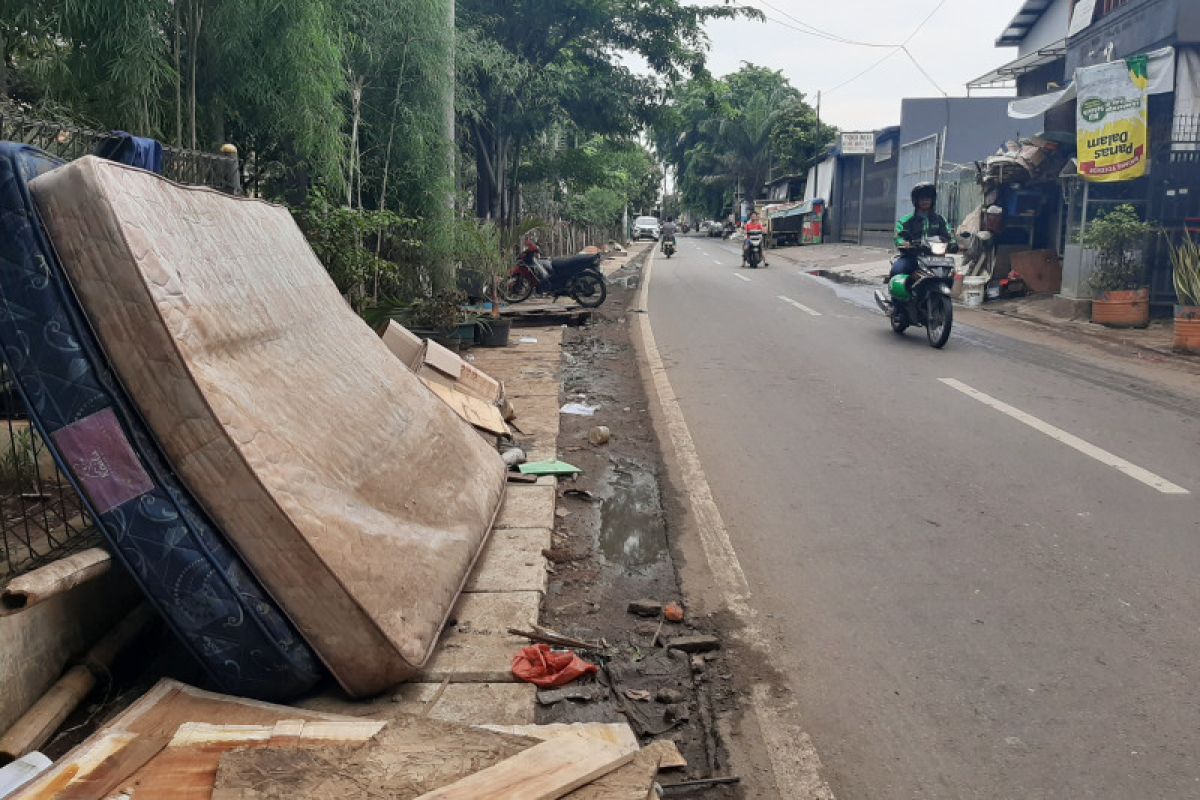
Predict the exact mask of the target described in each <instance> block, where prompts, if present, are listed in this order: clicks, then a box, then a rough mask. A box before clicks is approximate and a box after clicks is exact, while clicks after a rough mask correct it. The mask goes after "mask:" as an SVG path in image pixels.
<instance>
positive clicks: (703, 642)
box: [667, 634, 721, 653]
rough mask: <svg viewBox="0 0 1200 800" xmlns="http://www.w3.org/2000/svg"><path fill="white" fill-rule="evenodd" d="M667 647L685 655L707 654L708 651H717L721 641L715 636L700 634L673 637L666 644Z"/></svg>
mask: <svg viewBox="0 0 1200 800" xmlns="http://www.w3.org/2000/svg"><path fill="white" fill-rule="evenodd" d="M667 647H668V648H669V649H671V650H682V651H683V652H685V653H707V652H709V651H710V650H719V649H720V648H721V640H720V639H718V638H717V637H716V636H708V635H702V634H698V635H694V636H674V637H672V638H671V640H670V641H669V642H668V643H667Z"/></svg>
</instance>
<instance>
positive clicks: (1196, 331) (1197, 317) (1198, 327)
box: [1174, 306, 1200, 355]
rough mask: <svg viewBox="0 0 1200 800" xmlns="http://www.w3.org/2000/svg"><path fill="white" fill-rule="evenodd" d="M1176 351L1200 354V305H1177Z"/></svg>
mask: <svg viewBox="0 0 1200 800" xmlns="http://www.w3.org/2000/svg"><path fill="white" fill-rule="evenodd" d="M1174 347H1175V352H1177V353H1192V354H1193V355H1200V306H1175V345H1174Z"/></svg>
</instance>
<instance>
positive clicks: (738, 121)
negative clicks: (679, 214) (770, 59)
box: [654, 64, 836, 216]
mask: <svg viewBox="0 0 1200 800" xmlns="http://www.w3.org/2000/svg"><path fill="white" fill-rule="evenodd" d="M835 134H836V129H835V128H833V127H831V126H828V125H821V126H820V128H819V130H818V126H817V121H816V112H815V111H814V110H813V109H812V107H811V106H809V105H808V103H807V102H805V100H804V95H803V94H802V93H800V92H799V91H798V90H797V89H796V88H795V87H793V86H791V84H790V83H789V82H788V80H787V79H786V78H785V77H784V76H783V74H782V73H780V72H777V71H774V70H769V69H765V68H763V67H757V66H754V65H752V64H744V65H743V66H742V68H741V69H740V70H738V71H737V72H735V73H733V74H731V75H728V76H726V77H724V78H722V79H720V80H713V79H711V78H707V77H703V76H702V77H700V78H697V79H695V80H692V81H688V82H686V83H684V84H682V85H680V86H678V87H676V89H675V91H674V92H673V94H672V97H671V98H670V100H669V102H668V104H667V106H666V108H665V109H664V110H663V112H662V113H661V114H660V115H659V117H658V119H657V121H656V123H655V126H654V137H655V142H656V144H657V147H658V149H659V152H661V153H662V154H663V155H664V156H665V157H666V158H667V160H668V162H669V163H671V164H672V165H673V166H674V167H675V169H676V171H677V173H678V175H679V188H680V193H681V195H682V201H683V203H684V205H685V206H686V207H688V208H692V209H695V210H698V211H700V212H702V213H703V214H704V215H705V216H715V215H716V214H718V213H720V210H721V208H722V207H723V206H724V205H726V203H727V202H728V201H729V200H730V199H731V195H732V193H734V192H738V191H740V193H741V196H742V197H745V198H750V199H754V198H757V197H759V195H760V194H761V192H762V189H763V187H764V186H765V185H766V183H768V182H769V181H770V180H771V179H773V178H775V177H778V176H781V175H785V174H788V173H795V172H799V171H801V170H803V169H805V168H806V167H807V166H808V164H809V163H811V161H812V160H813V159H814V158H815V157H816V156H817V154H818V153H819V152H820V151H821V150H822V148H823V147H824V146H825V145H826V144H827V143H828V142H829V141H831V140H832V138H833V136H834V135H835Z"/></svg>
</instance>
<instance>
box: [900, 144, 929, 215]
mask: <svg viewBox="0 0 1200 800" xmlns="http://www.w3.org/2000/svg"><path fill="white" fill-rule="evenodd" d="M938 140H939V137H938V135H937V134H936V133H935V134H934V135H932V136H927V137H925V138H924V139H918V140H917V141H915V142H911V143H909V144H905V145H901V146H900V180H899V182H898V183H897V185H896V216H897V217H899V216H902V215H904V214H907V213H908V212H909V211H911V210H912V199H911V197H910V195H911V194H912V188H913V187H914V186H916V185H917V184H918V183H925V182H928V183H936V182H937V169H938Z"/></svg>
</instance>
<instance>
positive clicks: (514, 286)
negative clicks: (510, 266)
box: [500, 273, 535, 303]
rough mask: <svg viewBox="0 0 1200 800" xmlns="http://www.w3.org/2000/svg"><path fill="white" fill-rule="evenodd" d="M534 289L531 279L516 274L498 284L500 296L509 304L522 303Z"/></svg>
mask: <svg viewBox="0 0 1200 800" xmlns="http://www.w3.org/2000/svg"><path fill="white" fill-rule="evenodd" d="M534 288H535V287H534V284H533V279H531V278H530V277H529V276H528V275H524V274H521V273H516V274H514V275H509V276H508V277H507V278H505V279H504V280H502V281H501V282H500V296H501V297H503V298H504V300H505V301H506V302H509V303H522V302H524V301H526V300H528V299H529V296H530V295H531V294H533V290H534Z"/></svg>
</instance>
